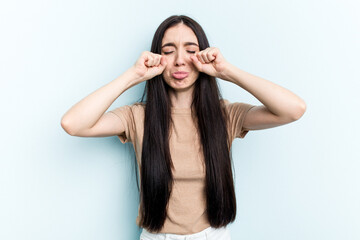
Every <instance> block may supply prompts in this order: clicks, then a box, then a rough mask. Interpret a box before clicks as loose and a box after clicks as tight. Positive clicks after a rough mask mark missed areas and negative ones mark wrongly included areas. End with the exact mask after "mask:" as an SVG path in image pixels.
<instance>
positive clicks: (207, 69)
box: [190, 47, 228, 80]
mask: <svg viewBox="0 0 360 240" xmlns="http://www.w3.org/2000/svg"><path fill="white" fill-rule="evenodd" d="M190 59H191V60H192V62H193V63H194V65H195V67H196V68H197V69H198V71H200V72H204V73H206V74H208V75H211V76H214V77H218V78H222V79H224V76H225V70H226V69H227V66H228V62H227V61H226V60H225V58H224V57H223V56H222V54H221V52H220V50H219V49H218V48H216V47H208V48H206V49H204V50H202V51H200V52H197V53H195V54H194V55H193V56H191V57H190ZM224 80H225V79H224Z"/></svg>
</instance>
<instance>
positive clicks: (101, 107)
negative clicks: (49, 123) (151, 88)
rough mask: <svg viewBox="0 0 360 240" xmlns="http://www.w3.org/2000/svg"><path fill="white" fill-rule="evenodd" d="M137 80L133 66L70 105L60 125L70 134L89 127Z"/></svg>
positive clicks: (137, 81) (136, 82)
mask: <svg viewBox="0 0 360 240" xmlns="http://www.w3.org/2000/svg"><path fill="white" fill-rule="evenodd" d="M139 82H141V80H139V79H137V75H136V74H135V73H134V71H133V68H130V69H128V70H127V71H126V72H124V73H123V74H121V75H120V76H119V77H117V78H116V79H114V80H113V81H111V82H109V83H108V84H106V85H104V86H102V87H101V88H99V89H97V90H96V91H94V92H92V93H91V94H89V95H88V96H86V97H85V98H83V99H82V100H81V101H79V102H78V103H76V104H75V105H74V106H72V107H71V108H70V109H69V110H68V111H67V112H66V113H65V114H64V115H63V117H62V119H61V126H62V127H63V128H64V130H66V131H67V132H68V133H70V134H76V132H78V131H80V130H82V129H88V128H91V127H92V126H94V125H95V123H96V122H97V121H98V120H99V118H100V117H101V116H102V115H103V114H104V113H105V111H106V110H107V109H108V108H109V107H110V106H111V104H112V103H113V102H114V101H115V100H116V99H117V98H118V97H119V96H120V95H121V94H122V93H123V92H125V91H126V90H127V89H129V88H131V87H132V86H134V85H136V84H138V83H139Z"/></svg>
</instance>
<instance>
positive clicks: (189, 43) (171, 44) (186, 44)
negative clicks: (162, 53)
mask: <svg viewBox="0 0 360 240" xmlns="http://www.w3.org/2000/svg"><path fill="white" fill-rule="evenodd" d="M189 45H195V46H199V45H197V44H196V43H194V42H185V43H184V46H189ZM167 46H172V47H176V46H175V44H174V43H173V42H169V43H165V44H164V45H163V46H162V47H161V48H164V47H167Z"/></svg>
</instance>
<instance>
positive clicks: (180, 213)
mask: <svg viewBox="0 0 360 240" xmlns="http://www.w3.org/2000/svg"><path fill="white" fill-rule="evenodd" d="M215 78H220V79H222V80H225V81H229V82H232V83H234V84H236V85H238V86H239V87H241V88H243V89H245V90H246V91H248V92H249V93H251V94H252V95H253V96H255V97H256V98H257V99H258V100H259V101H260V102H261V103H263V105H261V106H255V105H251V104H247V103H238V102H235V103H230V102H229V101H227V100H225V99H222V98H221V96H220V92H219V89H218V86H217V82H216V79H215ZM143 81H146V86H145V91H144V94H143V96H142V99H141V102H139V103H135V104H133V105H126V106H122V107H118V108H116V109H113V110H112V111H109V112H106V113H105V111H106V110H107V109H108V108H109V106H110V105H111V104H112V103H113V102H114V101H115V99H117V98H118V97H119V96H120V95H121V94H122V93H123V92H124V91H126V90H127V89H129V88H130V87H132V86H134V85H136V84H138V83H140V82H143ZM145 93H146V102H144V97H145ZM305 108H306V105H305V102H304V101H303V100H302V99H301V98H299V97H298V96H296V95H295V94H294V93H292V92H290V91H289V90H287V89H285V88H283V87H281V86H279V85H276V84H274V83H272V82H270V81H267V80H265V79H262V78H259V77H256V76H254V75H251V74H249V73H246V72H244V71H242V70H240V69H238V68H237V67H235V66H234V65H232V64H230V63H229V62H227V61H226V60H225V58H224V57H223V56H222V54H221V52H220V50H219V49H218V48H216V47H210V46H209V43H208V40H207V38H206V35H205V33H204V31H203V29H202V28H201V26H200V25H199V24H198V23H197V22H196V21H194V20H193V19H191V18H189V17H187V16H184V15H180V16H171V17H169V18H167V19H166V20H165V21H164V22H162V23H161V24H160V26H159V27H158V29H157V31H156V32H155V35H154V38H153V41H152V46H151V51H150V52H148V51H145V52H143V53H142V54H141V56H140V58H139V59H138V60H137V62H136V63H135V64H134V65H133V66H132V67H131V68H130V69H128V70H127V71H126V72H124V73H123V74H122V75H121V76H119V77H118V78H116V79H115V80H113V81H112V82H110V83H108V84H107V85H105V86H103V87H101V88H100V89H98V90H96V91H95V92H93V93H91V94H90V95H89V96H87V97H86V98H84V99H82V100H81V101H80V102H79V103H77V104H75V105H74V106H73V107H72V108H71V109H70V110H69V111H68V112H67V113H66V114H65V115H64V116H63V118H62V121H61V125H62V127H63V128H64V130H65V131H66V132H67V133H69V134H70V135H73V136H81V137H105V136H113V135H117V136H118V137H119V139H120V140H121V142H122V143H126V142H132V144H133V146H134V149H135V153H136V159H137V163H138V165H139V170H140V179H141V180H140V182H141V184H140V186H141V188H140V205H139V215H138V218H137V221H136V222H137V224H138V225H139V226H140V227H142V228H143V231H142V234H141V236H140V239H143V240H145V239H230V234H229V232H228V229H227V228H226V226H227V224H229V223H231V222H233V221H234V220H235V216H236V199H235V190H234V184H233V177H232V168H231V154H230V148H231V143H232V141H233V139H234V138H236V137H239V138H244V137H245V135H246V134H247V132H248V131H249V130H256V129H265V128H271V127H276V126H280V125H283V124H287V123H290V122H293V121H295V120H297V119H299V118H300V117H301V116H302V115H303V114H304V112H305Z"/></svg>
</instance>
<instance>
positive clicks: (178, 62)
mask: <svg viewBox="0 0 360 240" xmlns="http://www.w3.org/2000/svg"><path fill="white" fill-rule="evenodd" d="M161 46H162V49H161V55H164V56H166V60H167V65H166V67H165V69H164V72H163V73H162V75H163V77H164V79H165V82H166V83H167V84H168V85H169V86H170V87H171V88H173V89H174V90H175V91H186V90H189V89H191V88H192V87H193V85H194V83H195V81H196V79H197V78H198V76H199V71H198V70H197V69H196V67H195V65H194V64H193V63H192V61H191V59H190V56H192V55H194V53H195V52H199V50H200V49H199V43H198V40H197V38H196V35H195V33H194V32H193V31H192V29H191V28H189V27H188V26H186V25H185V24H182V23H180V24H177V25H176V26H172V27H170V28H168V29H167V30H166V31H165V34H164V37H163V39H162V44H161Z"/></svg>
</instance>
